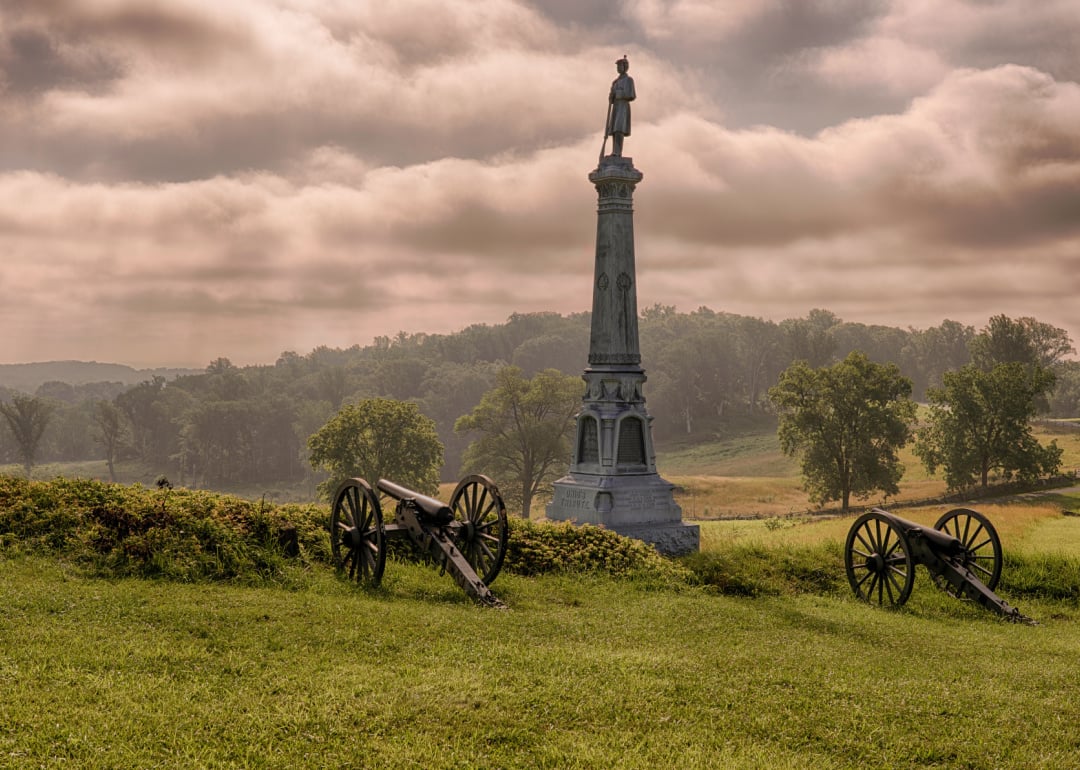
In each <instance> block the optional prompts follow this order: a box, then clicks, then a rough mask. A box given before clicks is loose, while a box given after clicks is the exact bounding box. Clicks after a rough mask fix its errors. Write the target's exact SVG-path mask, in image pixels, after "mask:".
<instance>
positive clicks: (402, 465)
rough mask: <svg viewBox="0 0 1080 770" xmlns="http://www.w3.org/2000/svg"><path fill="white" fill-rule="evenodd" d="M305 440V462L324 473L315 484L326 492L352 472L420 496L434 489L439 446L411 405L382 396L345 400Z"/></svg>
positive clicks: (429, 426)
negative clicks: (324, 479)
mask: <svg viewBox="0 0 1080 770" xmlns="http://www.w3.org/2000/svg"><path fill="white" fill-rule="evenodd" d="M307 445H308V449H309V456H308V460H309V461H310V462H311V467H313V468H316V469H318V468H322V469H324V470H326V471H327V472H328V473H329V474H330V478H329V479H327V480H326V481H325V482H323V483H322V484H320V485H319V490H320V492H322V493H323V494H324V495H326V496H329V494H330V493H331V492H332V491H333V490H334V488H335V487H336V486H337V484H339V483H340V482H341V481H343V480H344V479H348V478H353V477H360V478H363V479H364V480H366V481H367V482H368V483H369V484H371V485H372V486H375V482H376V481H378V480H379V479H380V478H384V479H389V480H390V481H393V482H395V483H397V484H401V485H402V486H405V487H408V488H409V489H413V490H415V491H417V492H420V493H421V494H425V495H434V494H436V493H437V492H438V490H439V469H440V468H441V467H442V464H443V446H442V444H441V443H440V442H439V437H438V435H437V434H436V433H435V423H434V422H433V421H432V420H431V418H429V417H426V416H424V415H423V414H421V413H420V409H419V407H417V405H416V404H411V403H408V402H405V401H394V400H392V399H388V398H368V399H364V400H362V401H359V402H358V403H355V404H346V405H345V406H343V407H342V408H341V409H340V410H339V411H338V413H337V414H336V415H334V416H333V417H331V418H330V420H329V421H328V422H327V423H326V424H325V425H323V426H322V427H321V428H319V430H317V431H316V432H315V433H314V434H312V436H311V437H310V438H309V439H308V442H307Z"/></svg>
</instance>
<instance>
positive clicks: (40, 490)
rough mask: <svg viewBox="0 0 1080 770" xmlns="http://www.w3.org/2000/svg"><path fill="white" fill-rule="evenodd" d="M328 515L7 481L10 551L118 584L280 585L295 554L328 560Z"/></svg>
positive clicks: (136, 488) (5, 540)
mask: <svg viewBox="0 0 1080 770" xmlns="http://www.w3.org/2000/svg"><path fill="white" fill-rule="evenodd" d="M325 518H326V514H325V511H324V510H320V509H318V508H317V507H316V506H297V505H290V506H275V505H273V504H265V503H253V502H249V501H246V500H241V499H239V498H236V497H231V496H228V495H218V494H214V493H211V492H202V491H195V490H187V489H170V488H168V487H167V486H163V487H161V488H159V489H153V490H151V489H146V488H144V487H143V486H141V485H139V484H135V485H132V486H121V485H117V484H106V483H103V482H100V481H94V480H84V479H54V480H52V481H25V480H23V479H16V478H10V477H0V544H2V545H3V546H4V547H7V548H13V547H17V548H19V549H23V550H26V551H30V552H46V551H48V552H59V553H61V554H62V555H63V556H64V557H65V558H67V559H69V560H71V561H72V562H74V563H77V564H79V565H82V566H85V567H87V568H89V569H90V570H91V571H93V572H95V573H97V574H101V575H105V576H110V577H124V576H139V577H167V578H172V579H176V580H186V581H191V580H226V579H266V578H275V577H280V576H281V575H282V574H283V568H284V565H285V563H286V551H293V552H294V553H295V554H296V555H297V556H298V557H299V558H300V559H301V560H302V561H303V560H306V559H311V558H314V559H318V560H328V558H329V541H328V538H327V536H326V532H325V528H324V525H323V522H324V520H325Z"/></svg>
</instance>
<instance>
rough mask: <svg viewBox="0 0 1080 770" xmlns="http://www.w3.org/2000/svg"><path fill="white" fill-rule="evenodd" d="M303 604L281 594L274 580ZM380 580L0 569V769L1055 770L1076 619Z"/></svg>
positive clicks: (953, 608) (36, 566)
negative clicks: (255, 581)
mask: <svg viewBox="0 0 1080 770" xmlns="http://www.w3.org/2000/svg"><path fill="white" fill-rule="evenodd" d="M295 582H297V583H299V582H300V581H295ZM497 586H498V588H499V592H500V596H502V597H503V598H505V599H506V600H507V601H508V603H509V604H510V606H511V607H512V609H511V610H510V611H509V612H497V611H490V610H484V609H480V608H477V607H474V606H472V605H471V604H469V603H468V601H467V600H465V599H464V597H463V596H462V595H461V593H460V592H459V591H458V590H457V589H456V587H454V586H453V584H452V582H451V581H450V580H449V579H448V578H446V577H442V578H440V577H438V575H437V573H436V572H435V571H434V570H431V569H429V568H426V567H423V566H417V565H408V564H399V563H393V564H390V565H389V566H388V569H387V580H386V583H385V585H384V587H383V588H382V589H380V590H378V591H375V592H366V591H362V590H358V589H357V588H356V587H355V586H353V585H350V584H348V583H346V582H344V581H341V580H338V579H336V578H334V577H333V576H332V575H331V573H329V572H328V571H313V572H311V573H309V574H308V575H307V578H306V581H304V582H303V585H300V586H299V587H297V588H295V589H293V590H281V589H274V588H258V587H243V586H229V585H220V584H213V585H207V584H198V585H190V584H177V583H166V582H157V581H142V580H133V579H124V580H118V581H105V580H100V579H93V578H86V577H82V576H80V575H79V574H77V573H75V572H72V571H71V570H70V569H68V568H67V567H65V566H64V564H63V563H62V562H58V561H56V560H50V559H43V558H40V557H20V558H15V559H3V560H0V601H2V602H3V604H4V606H5V608H6V611H5V613H4V615H3V616H2V618H0V683H2V687H0V765H5V766H11V767H24V766H25V767H34V766H56V765H61V764H68V765H72V766H78V767H88V768H94V767H148V766H157V767H268V768H269V767H282V768H284V767H424V768H469V767H490V768H514V767H529V768H608V767H610V768H657V767H678V768H715V767H770V768H772V767H778V768H784V767H791V768H846V767H866V766H875V767H886V766H887V767H891V768H904V767H933V766H940V767H970V768H1001V767H1023V768H1034V767H1044V768H1071V767H1075V766H1076V765H1077V763H1078V762H1080V738H1078V736H1077V734H1076V732H1075V731H1074V730H1072V729H1071V727H1069V726H1071V725H1075V724H1076V723H1077V721H1078V720H1080V702H1078V701H1077V700H1076V699H1075V698H1073V697H1071V693H1072V692H1073V687H1074V685H1073V683H1074V680H1075V668H1074V654H1073V653H1074V652H1075V638H1076V636H1075V630H1076V621H1077V617H1078V612H1077V609H1076V607H1075V606H1074V605H1071V604H1062V603H1045V604H1041V605H1033V606H1031V607H1025V608H1024V609H1025V610H1028V611H1029V612H1031V613H1032V614H1038V615H1040V616H1042V617H1043V618H1044V623H1043V625H1042V626H1040V627H1038V628H1031V627H1028V626H1018V625H1010V624H1006V623H1002V622H999V621H997V620H995V619H993V618H992V617H989V616H987V615H986V614H985V613H981V612H977V611H974V610H973V609H972V608H970V607H968V606H966V605H964V604H962V603H959V602H956V601H954V600H951V599H948V598H947V597H943V595H942V594H940V592H937V591H933V590H929V586H928V585H925V584H924V585H922V586H919V587H918V588H921V589H922V590H921V591H920V590H918V588H917V591H916V595H915V596H914V597H913V598H912V600H911V602H909V604H908V605H907V607H906V608H905V609H903V610H901V611H899V612H887V611H881V610H877V609H874V608H872V607H868V606H863V605H861V604H858V603H856V602H855V601H854V600H853V599H850V598H847V597H831V596H826V597H823V596H818V595H802V596H796V597H775V598H763V599H754V600H749V599H736V598H730V597H725V596H715V595H710V594H709V593H707V592H705V591H701V590H694V589H686V590H682V591H670V590H663V591H657V590H643V589H641V588H638V587H636V586H635V584H633V583H627V582H619V581H612V580H608V579H602V578H597V577H583V576H547V577H543V578H532V579H530V578H522V577H515V576H511V575H508V576H505V579H504V578H503V577H500V579H499V582H498V584H497Z"/></svg>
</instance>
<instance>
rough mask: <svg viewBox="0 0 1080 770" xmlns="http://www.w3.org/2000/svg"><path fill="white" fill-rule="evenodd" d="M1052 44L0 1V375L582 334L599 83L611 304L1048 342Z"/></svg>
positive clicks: (1063, 16) (1066, 233)
mask: <svg viewBox="0 0 1080 770" xmlns="http://www.w3.org/2000/svg"><path fill="white" fill-rule="evenodd" d="M1001 30H1009V31H1010V32H1009V33H1008V34H1003V33H1002V32H1001ZM1078 31H1080V19H1077V10H1076V9H1075V4H1074V3H1069V2H1058V0H1047V1H1046V2H1045V3H1040V4H1039V5H1038V6H1037V7H1033V6H1031V5H1030V4H1029V3H1025V2H1021V1H1020V0H1001V1H1000V2H996V3H993V4H986V3H981V4H977V3H970V2H963V1H962V0H943V1H942V2H935V3H929V2H917V1H916V0H891V1H890V2H885V1H884V0H882V1H881V2H869V3H868V2H862V1H861V0H860V1H858V2H857V1H856V0H831V1H830V2H795V0H755V1H754V2H747V3H740V4H730V3H728V4H722V3H704V2H692V1H691V0H638V1H637V2H628V3H624V4H622V5H618V6H609V5H599V4H597V5H589V4H579V3H569V2H566V1H565V0H535V1H534V2H516V1H515V0H492V2H485V3H475V2H464V1H463V0H402V2H401V3H375V2H359V3H355V2H345V1H344V0H237V1H236V2H229V3H220V2H211V1H210V0H110V2H108V3H85V2H76V0H8V1H7V2H6V3H5V12H4V16H3V18H2V19H0V89H3V93H2V98H0V136H2V137H3V141H2V142H0V323H3V324H4V328H8V329H19V330H22V331H21V332H20V333H19V334H15V335H8V339H6V340H5V342H4V344H3V345H2V346H0V360H30V359H34V358H41V357H43V356H48V357H53V358H88V357H91V358H97V359H99V360H100V359H114V360H122V361H126V362H132V363H185V364H194V365H202V364H205V362H206V361H208V360H210V359H211V358H214V357H217V356H218V355H227V356H229V357H230V358H232V359H233V360H234V361H237V362H240V363H246V362H253V361H268V360H273V359H274V358H275V357H276V356H277V354H278V353H280V352H281V351H282V350H285V349H296V350H304V349H309V348H311V347H314V346H316V345H320V344H331V345H351V344H354V343H356V342H361V343H362V342H365V341H366V340H369V339H371V338H372V337H374V336H376V335H379V334H387V333H393V332H395V331H396V330H397V329H406V330H409V331H429V332H445V331H452V330H454V329H458V328H462V327H464V326H466V325H469V324H471V323H477V322H496V321H501V320H503V319H505V318H506V316H508V315H509V314H510V313H511V312H515V311H532V310H536V311H539V310H556V311H561V312H572V311H579V310H583V309H586V308H587V307H588V304H589V301H590V297H591V293H590V276H591V274H592V268H593V265H592V257H593V255H592V249H593V239H594V227H595V192H594V191H593V189H592V188H591V185H590V184H589V183H588V181H587V179H586V173H587V172H588V171H589V169H590V168H591V166H592V165H593V164H594V163H595V159H596V153H597V152H598V151H599V145H600V141H601V138H602V135H601V127H602V122H601V121H602V115H601V113H602V112H603V111H604V109H605V108H606V106H607V105H606V102H605V96H606V93H607V89H608V85H609V83H610V81H611V79H612V78H613V77H614V75H615V73H614V65H613V62H614V59H615V58H617V57H618V56H619V55H621V54H623V53H628V54H629V55H630V59H631V74H632V75H633V76H634V78H635V80H636V81H637V87H638V95H639V98H638V101H637V102H635V103H634V106H633V110H634V134H633V136H631V137H630V138H629V139H627V145H626V147H627V152H628V153H629V154H632V155H633V156H634V157H635V162H636V163H637V165H638V166H639V167H640V168H641V169H642V170H643V171H644V173H645V179H644V181H643V183H642V184H641V186H640V187H639V189H638V191H637V195H636V201H635V205H636V209H637V213H636V231H637V256H638V269H639V292H640V296H639V304H640V305H641V306H647V305H648V304H651V303H652V302H654V301H661V302H664V303H666V304H676V305H678V306H680V307H681V308H684V309H688V308H693V307H697V306H698V305H701V304H706V305H710V306H712V307H714V308H717V309H724V310H730V311H733V312H742V313H748V314H752V315H767V316H770V317H775V318H780V317H785V316H789V315H801V314H804V313H805V312H806V311H807V310H808V309H809V308H811V307H828V308H830V309H832V310H834V311H836V312H838V313H840V314H841V315H842V316H850V317H851V318H852V319H853V320H862V321H866V322H871V321H873V322H882V323H912V324H916V325H930V324H936V323H938V322H939V321H940V320H941V319H942V318H944V317H954V318H957V317H959V318H960V319H961V320H964V321H965V322H967V323H974V324H976V325H979V324H981V323H983V322H984V321H985V319H986V318H988V317H989V316H990V315H992V314H994V313H998V312H1007V313H1012V314H1014V315H1033V316H1035V317H1038V318H1040V319H1044V320H1047V321H1049V322H1052V323H1056V324H1058V325H1062V326H1066V327H1067V328H1069V329H1071V330H1072V331H1073V333H1074V337H1078V336H1080V310H1077V309H1074V308H1075V306H1076V303H1075V302H1071V301H1070V299H1069V298H1070V296H1072V295H1074V294H1075V293H1076V292H1077V291H1078V290H1080V285H1078V280H1080V279H1078V278H1077V276H1080V263H1078V260H1080V257H1078V256H1077V255H1078V254H1080V197H1078V196H1077V195H1076V192H1075V191H1076V190H1077V189H1080V128H1078V126H1080V85H1078V84H1077V82H1076V79H1077V73H1076V72H1075V69H1074V68H1075V57H1074V56H1072V52H1074V51H1075V50H1076V47H1077V46H1076V45H1074V44H1073V43H1075V42H1076V35H1077V34H1078ZM1065 49H1068V50H1067V52H1068V54H1069V55H1064V53H1063V51H1064V50H1065ZM39 351H51V352H49V353H43V352H39ZM87 351H93V352H89V353H88V352H87Z"/></svg>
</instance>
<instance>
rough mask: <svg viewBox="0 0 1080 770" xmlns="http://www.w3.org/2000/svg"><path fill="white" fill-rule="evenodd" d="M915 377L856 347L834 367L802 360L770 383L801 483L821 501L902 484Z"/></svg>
mask: <svg viewBox="0 0 1080 770" xmlns="http://www.w3.org/2000/svg"><path fill="white" fill-rule="evenodd" d="M910 396H911V381H910V380H909V379H908V378H906V377H904V376H902V375H901V374H900V370H899V369H898V368H897V367H896V365H895V364H875V363H873V362H871V361H870V360H869V359H868V358H867V357H866V356H865V355H864V354H862V353H859V352H853V353H850V354H849V355H848V356H847V358H845V359H844V360H843V361H840V362H839V363H837V364H834V365H832V366H825V367H821V368H819V369H812V368H811V367H810V366H809V365H808V364H807V363H806V362H805V361H796V362H795V363H794V364H792V365H791V366H790V367H788V368H787V370H785V371H784V372H783V373H782V374H781V375H780V381H779V382H778V383H777V385H776V386H775V387H773V388H771V389H770V390H769V398H770V399H771V400H772V402H773V404H774V405H775V406H776V408H777V411H778V412H779V416H780V425H779V436H780V445H781V448H782V449H783V451H784V453H785V454H787V455H789V456H796V455H797V456H799V457H800V459H801V464H802V473H803V482H804V484H805V487H806V490H807V491H808V492H809V493H810V499H811V500H812V501H814V502H818V503H827V502H829V501H830V500H839V501H840V503H841V505H842V506H843V508H844V510H845V511H846V510H847V509H848V506H849V502H850V498H851V495H853V494H854V495H855V496H856V497H860V498H863V497H869V495H870V494H871V493H872V492H874V491H875V490H880V491H882V492H884V493H885V494H887V495H895V494H896V493H897V492H898V491H899V486H898V484H899V481H900V478H901V476H902V475H903V473H904V467H903V466H902V465H901V464H900V460H899V458H898V457H897V451H898V450H899V449H900V448H901V447H903V446H904V445H905V444H906V443H907V441H908V438H909V437H910V433H911V428H910V426H911V423H912V421H913V420H914V418H915V403H914V402H913V401H911V399H910Z"/></svg>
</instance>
